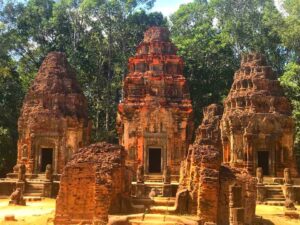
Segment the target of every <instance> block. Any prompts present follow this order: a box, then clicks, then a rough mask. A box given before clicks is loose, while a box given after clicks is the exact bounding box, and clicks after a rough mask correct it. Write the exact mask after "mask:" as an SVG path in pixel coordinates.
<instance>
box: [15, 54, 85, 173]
mask: <svg viewBox="0 0 300 225" xmlns="http://www.w3.org/2000/svg"><path fill="white" fill-rule="evenodd" d="M88 130H89V129H88V117H87V101H86V98H85V96H84V95H83V92H82V90H81V88H80V86H79V84H78V82H77V81H76V75H75V72H74V70H73V69H72V68H71V67H70V65H69V64H68V62H67V58H66V55H65V54H64V53H61V52H51V53H49V54H48V55H47V56H46V58H45V60H44V61H43V63H42V65H41V67H40V69H39V71H38V74H37V76H36V77H35V79H34V81H33V83H32V85H31V86H30V88H29V91H28V93H27V94H26V97H25V99H24V101H23V106H22V109H21V115H20V118H19V121H18V131H19V140H18V158H17V165H20V164H25V165H26V173H29V174H33V173H36V174H37V173H44V172H45V171H46V166H47V165H48V164H51V165H52V168H53V172H54V173H55V174H60V173H62V170H63V168H64V166H65V164H66V162H67V161H68V160H69V159H70V157H71V155H72V154H73V153H74V152H76V151H77V150H78V148H79V147H81V146H84V145H85V144H86V143H87V142H88V139H89V132H88Z"/></svg>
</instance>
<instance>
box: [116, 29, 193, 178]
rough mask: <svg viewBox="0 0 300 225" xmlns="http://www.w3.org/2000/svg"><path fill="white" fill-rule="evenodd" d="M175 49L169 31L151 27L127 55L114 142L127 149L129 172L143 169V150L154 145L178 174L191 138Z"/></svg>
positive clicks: (190, 111) (184, 86)
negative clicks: (125, 73)
mask: <svg viewBox="0 0 300 225" xmlns="http://www.w3.org/2000/svg"><path fill="white" fill-rule="evenodd" d="M176 51H177V50H176V47H175V45H174V44H173V43H172V42H171V40H170V38H169V31H168V30H167V29H166V28H162V27H152V28H150V29H148V30H147V31H146V32H145V35H144V40H143V41H142V42H141V43H140V44H139V46H138V47H137V53H136V55H135V56H134V57H132V58H130V59H129V74H128V75H127V76H126V78H125V81H124V87H123V90H124V99H123V100H122V102H121V103H120V104H119V107H118V118H117V125H118V134H119V140H120V142H119V143H120V144H121V145H123V146H124V147H125V150H126V151H127V152H128V158H127V159H126V163H127V165H130V166H131V167H132V168H133V171H134V172H135V171H136V169H137V166H138V165H143V166H144V168H145V172H146V173H148V169H147V168H148V166H147V161H148V160H147V159H146V158H147V151H148V148H149V147H153V146H155V147H157V148H160V149H161V150H162V158H163V164H164V165H163V166H166V165H168V166H169V167H170V169H171V174H172V175H178V174H179V168H180V162H181V161H182V160H183V159H184V158H185V156H186V151H187V149H188V146H189V144H190V141H191V139H192V135H193V120H192V119H193V109H192V105H191V100H190V96H189V91H188V86H187V81H186V79H185V77H184V76H183V60H182V59H181V58H180V57H179V56H178V55H177V54H176ZM163 169H164V168H162V170H163Z"/></svg>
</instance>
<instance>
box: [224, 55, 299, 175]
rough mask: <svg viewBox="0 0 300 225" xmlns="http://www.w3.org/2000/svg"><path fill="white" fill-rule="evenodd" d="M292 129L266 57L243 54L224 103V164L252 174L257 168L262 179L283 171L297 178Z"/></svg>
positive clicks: (284, 100) (288, 108) (287, 104)
mask: <svg viewBox="0 0 300 225" xmlns="http://www.w3.org/2000/svg"><path fill="white" fill-rule="evenodd" d="M294 127H295V121H294V119H293V117H292V107H291V104H290V102H289V100H288V99H287V98H286V97H285V96H284V92H283V89H282V87H281V86H280V83H279V81H278V80H277V76H276V75H275V73H274V72H273V71H272V68H271V67H270V66H269V65H268V64H267V61H266V58H265V57H264V56H263V55H261V54H258V53H250V54H247V55H244V56H243V57H242V61H241V66H240V69H239V70H237V71H236V73H235V75H234V81H233V84H232V87H231V90H230V92H229V94H228V96H227V98H226V99H225V101H224V114H223V116H222V121H221V137H222V146H223V161H224V163H226V164H230V165H231V166H234V167H239V168H246V169H247V170H248V171H249V172H250V173H251V174H252V175H255V171H256V168H257V167H258V166H260V167H262V169H263V171H264V175H265V176H277V177H282V176H283V173H282V172H283V169H284V168H290V170H291V174H292V175H293V176H297V175H298V171H297V164H296V160H295V154H294V149H293V143H294ZM279 156H280V157H279Z"/></svg>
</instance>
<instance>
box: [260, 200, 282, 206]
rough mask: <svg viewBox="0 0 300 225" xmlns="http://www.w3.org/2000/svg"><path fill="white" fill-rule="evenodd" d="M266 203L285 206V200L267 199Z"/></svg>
mask: <svg viewBox="0 0 300 225" xmlns="http://www.w3.org/2000/svg"><path fill="white" fill-rule="evenodd" d="M264 205H273V206H284V201H265V202H264Z"/></svg>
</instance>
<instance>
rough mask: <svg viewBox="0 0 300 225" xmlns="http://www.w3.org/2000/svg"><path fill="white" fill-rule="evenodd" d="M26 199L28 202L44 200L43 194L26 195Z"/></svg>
mask: <svg viewBox="0 0 300 225" xmlns="http://www.w3.org/2000/svg"><path fill="white" fill-rule="evenodd" d="M24 199H25V200H26V201H28V202H36V201H42V200H43V198H42V197H41V196H28V195H27V196H24Z"/></svg>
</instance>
